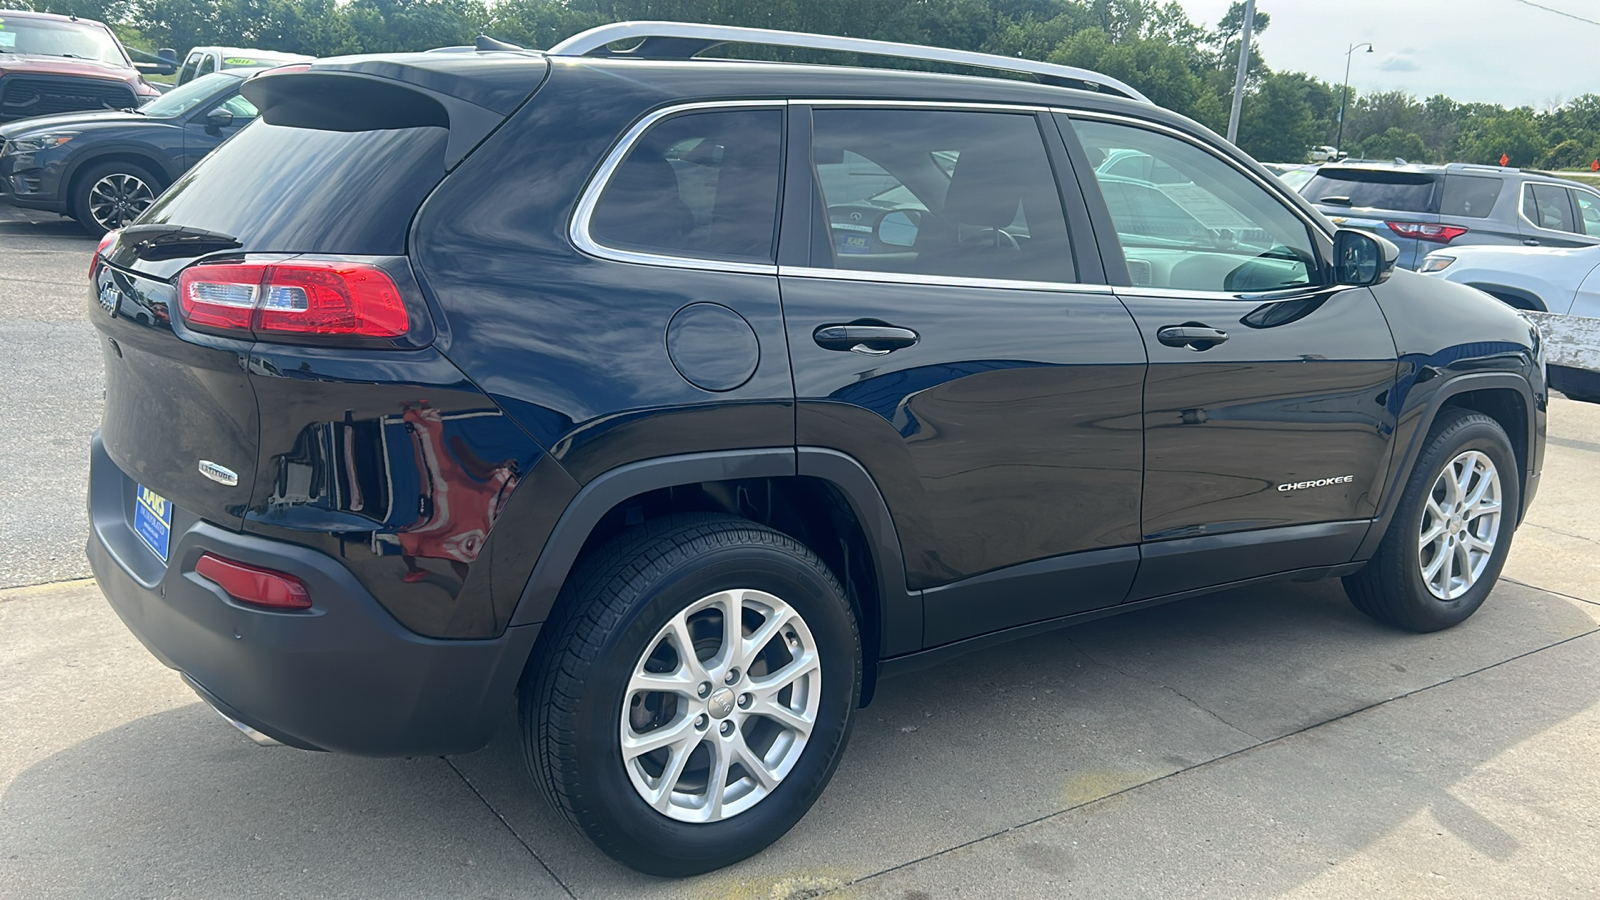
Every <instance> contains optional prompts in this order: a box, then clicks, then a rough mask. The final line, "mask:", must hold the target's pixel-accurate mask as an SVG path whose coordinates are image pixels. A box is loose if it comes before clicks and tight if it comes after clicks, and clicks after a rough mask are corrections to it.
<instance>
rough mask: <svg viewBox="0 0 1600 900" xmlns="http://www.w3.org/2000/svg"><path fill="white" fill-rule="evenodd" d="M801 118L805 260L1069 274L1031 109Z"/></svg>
mask: <svg viewBox="0 0 1600 900" xmlns="http://www.w3.org/2000/svg"><path fill="white" fill-rule="evenodd" d="M812 122H813V130H812V141H813V146H812V162H813V164H814V165H815V167H816V175H817V184H818V187H819V190H818V194H819V196H818V197H817V198H816V203H817V205H818V207H819V208H818V209H817V213H818V215H817V216H816V217H815V220H816V223H817V227H816V228H815V231H814V233H813V236H812V246H811V262H812V265H814V266H817V267H820V268H836V269H853V270H857V271H866V272H895V273H902V274H913V275H930V276H946V277H957V278H991V279H1011V280H1020V281H1047V282H1071V281H1073V280H1074V279H1075V277H1076V276H1075V275H1074V269H1073V261H1072V247H1071V244H1070V243H1069V241H1068V239H1067V225H1066V217H1065V216H1064V215H1063V213H1062V210H1061V196H1060V194H1059V192H1058V191H1057V189H1056V182H1055V176H1054V174H1053V171H1052V169H1051V167H1050V159H1049V157H1048V156H1047V155H1046V152H1045V146H1044V141H1043V139H1042V138H1041V137H1040V135H1039V126H1038V124H1037V123H1036V121H1035V120H1034V118H1033V116H1030V115H1019V114H1015V113H990V112H965V111H963V112H953V111H944V110H938V111H935V110H909V109H900V110H884V109H819V110H816V111H815V112H814V113H813V114H812ZM824 223H826V226H827V227H826V229H824V228H823V227H821V226H822V225H823V224H824Z"/></svg>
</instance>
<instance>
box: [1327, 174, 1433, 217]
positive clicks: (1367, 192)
mask: <svg viewBox="0 0 1600 900" xmlns="http://www.w3.org/2000/svg"><path fill="white" fill-rule="evenodd" d="M1439 180H1440V179H1439V178H1438V176H1434V175H1427V174H1423V173H1420V172H1391V171H1385V170H1381V169H1328V168H1323V169H1322V170H1320V171H1318V172H1317V174H1316V175H1315V176H1314V177H1313V178H1312V179H1311V180H1310V181H1309V182H1307V183H1306V186H1305V187H1304V188H1303V189H1302V190H1301V191H1300V193H1301V194H1303V195H1305V197H1306V199H1308V200H1310V201H1311V202H1313V203H1327V204H1328V205H1330V206H1344V205H1346V203H1348V204H1349V205H1350V206H1353V207H1358V208H1363V209H1392V210H1398V211H1400V212H1414V213H1437V212H1438V211H1439V197H1438V191H1437V189H1436V185H1437V183H1438V181H1439Z"/></svg>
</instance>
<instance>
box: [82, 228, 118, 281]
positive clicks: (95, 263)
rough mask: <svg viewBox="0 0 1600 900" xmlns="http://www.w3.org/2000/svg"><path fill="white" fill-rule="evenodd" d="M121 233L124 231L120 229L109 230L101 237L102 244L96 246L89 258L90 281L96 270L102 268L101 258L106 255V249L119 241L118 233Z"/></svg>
mask: <svg viewBox="0 0 1600 900" xmlns="http://www.w3.org/2000/svg"><path fill="white" fill-rule="evenodd" d="M121 233H122V232H121V231H120V230H118V231H108V232H106V233H105V236H104V237H102V238H100V245H99V246H98V247H95V248H94V256H91V257H90V258H89V280H90V281H93V280H94V270H95V269H98V268H100V258H101V257H103V256H105V255H106V250H108V249H110V247H111V245H112V244H115V243H116V242H117V235H119V234H121Z"/></svg>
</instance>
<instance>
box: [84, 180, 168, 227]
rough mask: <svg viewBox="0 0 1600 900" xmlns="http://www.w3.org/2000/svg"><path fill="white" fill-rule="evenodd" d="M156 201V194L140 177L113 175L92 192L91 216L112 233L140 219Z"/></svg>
mask: <svg viewBox="0 0 1600 900" xmlns="http://www.w3.org/2000/svg"><path fill="white" fill-rule="evenodd" d="M155 200H156V192H155V191H154V190H152V189H151V188H150V185H148V184H146V183H145V182H144V181H143V180H142V179H141V178H139V176H137V175H130V174H128V173H126V172H113V173H111V174H110V175H107V176H105V177H104V178H101V179H100V180H98V181H96V182H95V183H94V184H93V185H92V186H90V188H89V215H90V216H91V217H92V218H93V219H94V223H95V224H96V225H98V226H100V227H101V228H103V229H105V230H106V231H112V230H115V229H118V228H121V227H122V226H124V225H126V224H128V223H129V222H132V221H133V220H134V219H137V218H139V215H140V214H141V213H143V212H144V211H145V209H146V208H147V207H149V206H150V204H152V203H154V202H155Z"/></svg>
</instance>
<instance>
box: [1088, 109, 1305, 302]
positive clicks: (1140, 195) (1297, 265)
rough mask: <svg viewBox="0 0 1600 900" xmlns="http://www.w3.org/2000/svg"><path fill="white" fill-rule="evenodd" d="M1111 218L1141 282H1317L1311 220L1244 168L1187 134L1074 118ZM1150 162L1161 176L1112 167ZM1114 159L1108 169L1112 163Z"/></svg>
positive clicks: (1219, 285) (1198, 285) (1267, 287)
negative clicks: (1140, 159)
mask: <svg viewBox="0 0 1600 900" xmlns="http://www.w3.org/2000/svg"><path fill="white" fill-rule="evenodd" d="M1073 128H1074V129H1076V131H1077V133H1078V137H1079V138H1080V139H1081V140H1082V141H1083V146H1084V150H1085V152H1087V153H1088V155H1089V162H1090V164H1091V165H1092V166H1094V167H1095V170H1094V172H1095V179H1096V181H1097V182H1098V183H1099V185H1100V191H1101V193H1102V195H1103V196H1104V197H1105V201H1106V207H1107V209H1108V210H1109V211H1110V213H1111V221H1112V224H1113V226H1114V227H1115V228H1116V231H1117V237H1118V239H1119V240H1120V241H1121V244H1122V250H1123V253H1124V255H1125V256H1126V257H1127V261H1128V270H1129V274H1130V275H1132V276H1133V277H1134V281H1135V284H1137V285H1139V286H1142V287H1157V288H1171V289H1175V290H1186V291H1217V292H1228V293H1238V292H1243V291H1271V290H1283V289H1287V288H1295V287H1300V286H1304V285H1310V284H1313V283H1315V281H1316V278H1317V272H1318V263H1317V258H1318V257H1317V252H1316V245H1315V244H1314V243H1313V242H1312V236H1311V231H1310V229H1309V227H1308V226H1307V225H1306V223H1305V222H1304V220H1302V219H1301V218H1300V217H1299V216H1297V215H1295V214H1294V213H1293V212H1292V211H1290V210H1289V208H1288V207H1287V206H1285V205H1284V204H1283V202H1282V201H1281V200H1279V199H1278V198H1277V197H1275V196H1273V195H1272V194H1271V193H1270V192H1268V191H1267V190H1266V189H1265V188H1263V187H1261V185H1259V184H1257V183H1256V182H1255V181H1253V180H1251V179H1250V178H1249V177H1248V176H1246V175H1245V174H1244V173H1243V172H1241V171H1239V170H1238V169H1236V168H1234V167H1233V166H1231V165H1229V164H1228V163H1226V162H1223V161H1222V160H1221V159H1219V158H1218V157H1216V156H1214V155H1212V154H1211V153H1208V152H1207V151H1205V150H1202V149H1200V148H1199V147H1197V146H1195V145H1194V144H1191V143H1189V142H1188V141H1184V140H1180V139H1178V138H1175V137H1171V136H1168V135H1165V134H1161V133H1158V132H1154V131H1149V130H1146V129H1143V128H1137V127H1134V126H1131V125H1119V124H1114V123H1109V122H1097V121H1075V122H1073ZM1135 154H1137V155H1140V156H1143V157H1145V158H1148V159H1149V160H1151V163H1150V168H1149V171H1150V172H1151V173H1152V174H1153V175H1154V174H1158V173H1159V175H1160V178H1159V180H1146V179H1142V178H1137V177H1133V176H1129V175H1120V174H1112V171H1114V170H1116V169H1117V168H1119V166H1118V163H1117V161H1118V160H1125V159H1129V158H1135ZM1108 161H1109V162H1110V165H1109V166H1108V165H1107V163H1108Z"/></svg>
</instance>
